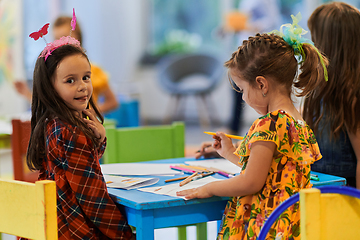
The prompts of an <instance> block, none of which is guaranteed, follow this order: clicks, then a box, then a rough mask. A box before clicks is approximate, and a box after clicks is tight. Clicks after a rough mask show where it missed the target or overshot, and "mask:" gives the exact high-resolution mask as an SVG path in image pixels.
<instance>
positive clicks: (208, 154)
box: [195, 142, 220, 159]
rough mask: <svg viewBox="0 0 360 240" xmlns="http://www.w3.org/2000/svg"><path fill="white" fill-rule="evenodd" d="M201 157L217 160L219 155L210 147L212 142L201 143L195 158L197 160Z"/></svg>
mask: <svg viewBox="0 0 360 240" xmlns="http://www.w3.org/2000/svg"><path fill="white" fill-rule="evenodd" d="M202 156H204V158H219V157H220V155H219V154H218V153H217V152H216V150H215V149H214V148H213V147H212V142H203V143H202V144H201V147H200V150H199V151H197V152H196V153H195V158H196V159H199V158H201V157H202Z"/></svg>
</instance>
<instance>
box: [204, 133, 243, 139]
mask: <svg viewBox="0 0 360 240" xmlns="http://www.w3.org/2000/svg"><path fill="white" fill-rule="evenodd" d="M204 133H206V134H209V135H216V133H214V132H204ZM225 136H227V137H228V138H232V139H239V140H243V139H244V137H240V136H236V135H230V134H225Z"/></svg>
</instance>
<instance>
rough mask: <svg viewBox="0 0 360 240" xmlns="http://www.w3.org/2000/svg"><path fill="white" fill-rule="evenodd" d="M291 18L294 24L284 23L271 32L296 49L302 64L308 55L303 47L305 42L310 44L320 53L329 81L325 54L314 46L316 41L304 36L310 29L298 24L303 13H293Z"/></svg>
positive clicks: (299, 61) (296, 54) (296, 55)
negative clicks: (324, 58) (278, 28)
mask: <svg viewBox="0 0 360 240" xmlns="http://www.w3.org/2000/svg"><path fill="white" fill-rule="evenodd" d="M291 18H292V20H293V23H292V24H290V23H286V24H283V25H281V27H280V31H278V30H274V31H271V32H270V34H271V33H273V34H276V35H278V36H280V37H282V38H283V39H284V41H285V42H287V43H288V44H289V45H290V46H291V47H292V48H293V49H294V56H295V58H296V60H297V62H298V63H299V64H302V63H303V62H304V60H305V57H306V56H305V53H304V50H303V47H302V46H303V44H310V45H311V46H312V47H313V48H314V49H315V51H316V52H317V54H318V55H319V58H320V62H321V65H322V66H323V68H324V78H325V81H327V80H328V74H327V69H326V65H325V62H324V60H323V56H322V55H321V53H320V52H319V50H318V49H317V48H316V47H315V46H314V43H313V42H312V41H311V40H309V39H307V38H304V37H302V35H304V34H306V33H307V32H308V31H306V30H305V29H303V28H302V27H300V26H299V24H298V23H299V22H300V20H301V13H300V12H299V13H298V14H297V15H296V16H294V15H291Z"/></svg>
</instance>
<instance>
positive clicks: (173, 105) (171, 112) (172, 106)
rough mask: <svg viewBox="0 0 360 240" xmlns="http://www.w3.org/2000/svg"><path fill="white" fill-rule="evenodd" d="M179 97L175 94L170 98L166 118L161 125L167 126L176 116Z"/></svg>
mask: <svg viewBox="0 0 360 240" xmlns="http://www.w3.org/2000/svg"><path fill="white" fill-rule="evenodd" d="M180 98H181V95H179V94H177V95H175V96H170V101H169V103H168V107H167V110H166V116H165V118H164V120H163V124H169V123H171V121H172V120H174V117H175V116H176V114H177V111H178V108H179V102H180Z"/></svg>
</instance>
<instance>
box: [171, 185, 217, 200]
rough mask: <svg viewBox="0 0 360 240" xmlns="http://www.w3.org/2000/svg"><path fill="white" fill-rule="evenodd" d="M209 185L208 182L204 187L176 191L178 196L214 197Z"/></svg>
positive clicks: (187, 197) (191, 197) (186, 197)
mask: <svg viewBox="0 0 360 240" xmlns="http://www.w3.org/2000/svg"><path fill="white" fill-rule="evenodd" d="M208 185H209V184H206V185H204V186H202V187H198V188H192V189H187V190H183V191H179V192H176V195H177V196H185V199H193V198H209V197H212V196H213V194H211V193H210V192H209V190H208Z"/></svg>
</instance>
